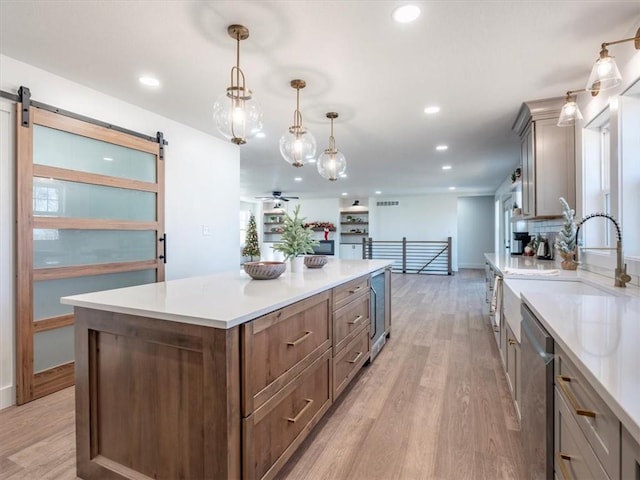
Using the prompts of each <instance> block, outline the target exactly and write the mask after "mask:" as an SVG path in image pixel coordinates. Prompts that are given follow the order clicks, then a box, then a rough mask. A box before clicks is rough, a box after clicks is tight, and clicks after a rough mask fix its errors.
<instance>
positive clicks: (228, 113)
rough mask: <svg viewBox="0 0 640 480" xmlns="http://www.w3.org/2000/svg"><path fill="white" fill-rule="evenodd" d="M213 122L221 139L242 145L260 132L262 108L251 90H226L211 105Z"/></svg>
mask: <svg viewBox="0 0 640 480" xmlns="http://www.w3.org/2000/svg"><path fill="white" fill-rule="evenodd" d="M213 120H214V121H215V124H216V128H217V129H218V131H219V132H220V134H221V135H222V136H223V137H225V138H226V139H227V140H231V142H233V143H235V144H236V145H243V144H245V143H247V139H249V138H253V137H255V136H256V135H257V134H258V133H259V132H260V131H261V130H262V108H261V107H260V105H259V104H258V103H257V102H256V101H255V100H254V99H253V98H252V95H251V90H248V89H242V90H241V89H237V90H235V89H232V88H228V89H227V93H226V94H222V95H220V97H219V98H218V100H216V103H215V104H214V105H213Z"/></svg>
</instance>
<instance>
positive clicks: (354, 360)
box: [347, 352, 364, 363]
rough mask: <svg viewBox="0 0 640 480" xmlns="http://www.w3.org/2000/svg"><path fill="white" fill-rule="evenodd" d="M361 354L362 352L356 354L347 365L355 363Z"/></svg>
mask: <svg viewBox="0 0 640 480" xmlns="http://www.w3.org/2000/svg"><path fill="white" fill-rule="evenodd" d="M363 353H364V352H358V354H357V355H356V358H354V359H353V360H349V361H348V362H347V363H356V362H357V361H358V360H359V359H360V357H361V356H362V354H363Z"/></svg>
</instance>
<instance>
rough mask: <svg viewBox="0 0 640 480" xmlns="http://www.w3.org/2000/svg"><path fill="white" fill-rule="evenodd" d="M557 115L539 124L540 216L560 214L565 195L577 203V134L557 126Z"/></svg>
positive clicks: (537, 192) (537, 182)
mask: <svg viewBox="0 0 640 480" xmlns="http://www.w3.org/2000/svg"><path fill="white" fill-rule="evenodd" d="M556 123H557V121H556V119H555V118H552V119H544V120H536V121H535V122H534V124H535V153H534V155H535V180H534V182H535V193H534V198H535V203H534V205H535V212H531V213H532V214H534V215H538V216H559V215H561V214H562V206H561V205H560V202H559V200H558V199H559V198H560V197H564V198H566V199H567V201H568V202H569V204H570V205H575V174H574V162H575V160H574V133H573V129H572V128H562V127H558V126H557V125H556Z"/></svg>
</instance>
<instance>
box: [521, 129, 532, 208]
mask: <svg viewBox="0 0 640 480" xmlns="http://www.w3.org/2000/svg"><path fill="white" fill-rule="evenodd" d="M534 140H535V124H534V123H533V122H532V123H531V124H530V125H529V126H528V127H527V129H526V130H525V132H524V134H523V135H522V141H521V144H520V158H521V160H522V214H523V215H525V216H531V215H535V214H536V211H535V205H536V189H535V182H536V170H535V157H534V153H533V145H534Z"/></svg>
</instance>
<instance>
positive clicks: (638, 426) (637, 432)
mask: <svg viewBox="0 0 640 480" xmlns="http://www.w3.org/2000/svg"><path fill="white" fill-rule="evenodd" d="M536 294H539V292H538V293H533V295H534V297H535V295H536ZM520 297H521V299H522V301H523V302H524V303H525V304H526V305H527V307H529V308H530V309H531V311H532V312H533V313H534V315H535V316H536V318H537V319H538V321H539V322H540V323H541V324H542V325H543V326H544V328H545V329H546V330H547V331H548V332H549V333H550V334H551V336H552V337H553V340H554V342H555V343H557V344H558V345H560V347H561V348H562V351H563V352H564V353H565V354H566V355H567V356H568V357H569V360H571V361H572V362H573V363H574V364H575V366H576V367H577V368H578V370H580V373H582V374H583V375H584V377H585V378H586V379H587V381H588V382H589V384H590V385H591V386H592V387H593V388H594V390H595V391H596V393H597V394H598V395H600V397H602V400H603V401H604V402H605V403H606V404H607V406H608V407H609V408H610V409H611V410H612V411H613V413H614V414H615V415H616V416H617V417H618V420H620V421H621V422H622V423H623V424H624V427H625V428H626V429H627V431H628V432H629V433H630V434H631V436H632V437H633V439H634V440H635V441H636V442H638V443H640V419H634V418H633V417H632V416H631V415H630V414H629V412H627V411H626V410H625V409H624V407H623V406H622V405H621V404H620V402H618V400H617V399H616V398H615V397H614V396H613V395H612V394H611V392H609V390H607V389H606V387H605V386H604V385H603V384H602V383H601V382H600V380H598V379H597V378H596V377H595V376H594V375H593V373H591V370H590V369H589V368H588V367H587V366H586V365H585V364H584V363H583V362H582V361H581V360H580V358H579V357H578V356H577V355H576V354H575V353H574V352H573V350H572V349H571V348H570V347H569V345H567V343H565V342H564V340H563V338H562V337H561V336H560V335H559V334H558V332H557V331H556V330H555V329H554V328H553V327H552V325H551V324H550V323H549V322H547V320H546V319H545V318H544V316H542V315H541V313H540V312H539V311H538V310H537V309H536V307H535V305H534V302H532V301H530V300H529V299H528V298H527V294H526V293H525V292H521V294H520Z"/></svg>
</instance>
